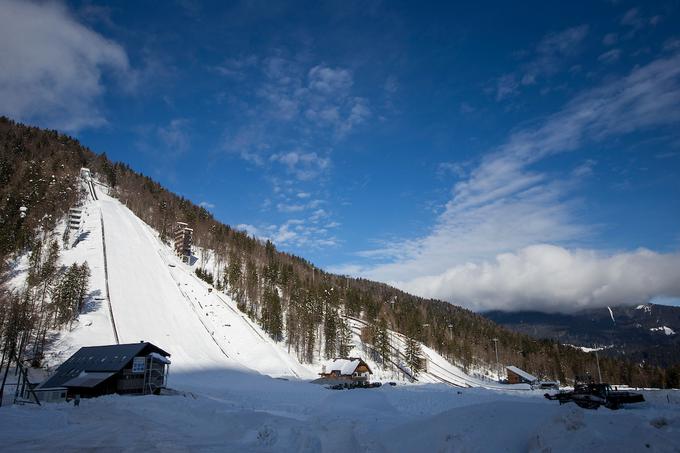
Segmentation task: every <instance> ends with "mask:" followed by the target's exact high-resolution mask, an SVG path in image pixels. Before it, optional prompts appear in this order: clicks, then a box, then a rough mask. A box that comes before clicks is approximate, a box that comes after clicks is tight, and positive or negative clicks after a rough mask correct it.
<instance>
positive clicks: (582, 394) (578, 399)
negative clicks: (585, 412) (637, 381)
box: [544, 383, 645, 410]
mask: <svg viewBox="0 0 680 453" xmlns="http://www.w3.org/2000/svg"><path fill="white" fill-rule="evenodd" d="M544 396H545V397H546V398H548V399H549V400H553V401H555V400H556V401H559V402H560V404H566V403H572V402H573V403H575V404H576V405H577V406H579V407H582V408H584V409H597V408H598V407H600V406H604V407H606V408H608V409H612V410H615V409H619V408H620V407H621V406H622V405H624V404H631V403H641V402H643V401H644V400H645V398H644V396H642V395H641V394H640V393H634V392H628V391H619V390H613V389H612V386H611V385H609V384H592V383H591V384H576V385H575V386H574V390H572V391H561V392H559V393H555V394H550V393H546V394H545V395H544Z"/></svg>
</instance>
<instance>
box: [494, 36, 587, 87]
mask: <svg viewBox="0 0 680 453" xmlns="http://www.w3.org/2000/svg"><path fill="white" fill-rule="evenodd" d="M588 28H589V27H588V26H587V25H579V26H577V27H571V28H567V29H566V30H562V31H561V32H557V33H549V34H547V35H545V36H544V37H543V38H542V39H541V41H540V42H539V43H538V45H537V46H536V48H535V50H534V52H533V53H532V58H531V60H529V61H528V62H526V63H524V64H522V65H521V67H520V69H519V70H518V71H516V72H514V73H509V74H504V75H502V76H500V77H499V78H498V79H497V80H496V99H497V100H503V99H505V98H508V97H511V96H513V95H515V94H517V93H519V91H520V88H521V86H522V85H533V84H535V83H537V82H538V80H539V79H541V78H545V77H549V76H551V75H553V74H556V73H558V72H559V71H561V70H562V69H563V67H564V65H565V62H566V60H567V59H568V58H570V57H573V56H575V55H577V54H578V53H579V52H580V50H581V48H582V44H583V41H584V40H585V38H586V36H587V35H588Z"/></svg>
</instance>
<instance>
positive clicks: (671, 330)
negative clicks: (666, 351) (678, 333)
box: [649, 326, 675, 336]
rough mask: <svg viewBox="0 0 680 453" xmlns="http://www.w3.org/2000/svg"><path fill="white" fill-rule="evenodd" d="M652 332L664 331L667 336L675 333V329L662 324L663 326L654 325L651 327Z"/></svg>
mask: <svg viewBox="0 0 680 453" xmlns="http://www.w3.org/2000/svg"><path fill="white" fill-rule="evenodd" d="M649 330H651V331H652V332H663V333H664V334H666V335H667V336H671V335H675V331H674V330H673V329H671V328H670V327H667V326H661V327H652V328H651V329H649Z"/></svg>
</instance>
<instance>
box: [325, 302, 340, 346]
mask: <svg viewBox="0 0 680 453" xmlns="http://www.w3.org/2000/svg"><path fill="white" fill-rule="evenodd" d="M337 334H338V312H337V311H335V310H333V309H327V310H326V315H325V316H324V323H323V336H324V356H325V357H326V358H332V357H334V356H335V353H336V351H337Z"/></svg>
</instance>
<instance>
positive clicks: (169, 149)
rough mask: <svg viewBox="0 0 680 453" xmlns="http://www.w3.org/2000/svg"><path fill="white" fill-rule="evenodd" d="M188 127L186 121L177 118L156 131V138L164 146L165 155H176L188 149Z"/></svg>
mask: <svg viewBox="0 0 680 453" xmlns="http://www.w3.org/2000/svg"><path fill="white" fill-rule="evenodd" d="M188 125H189V121H188V120H185V119H181V118H178V119H174V120H172V121H170V123H169V124H168V125H167V126H161V127H159V128H158V129H157V131H156V132H157V134H158V138H159V139H160V140H161V142H162V143H163V144H164V145H165V146H166V149H165V152H166V153H169V154H170V155H178V154H181V153H183V152H184V151H186V150H187V149H189V133H188V131H187V127H188Z"/></svg>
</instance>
